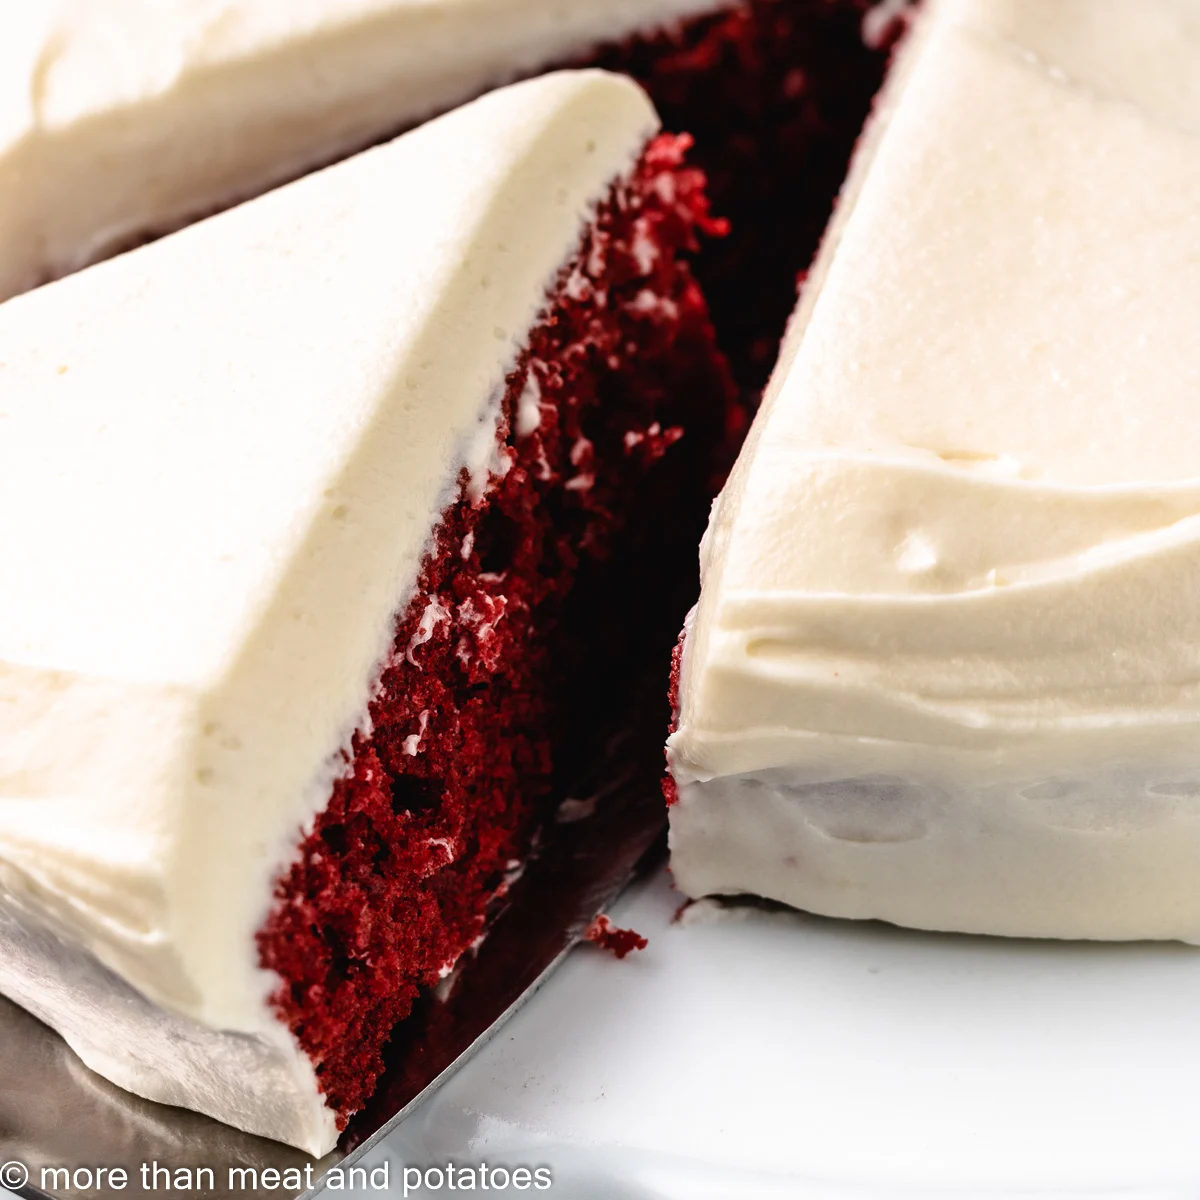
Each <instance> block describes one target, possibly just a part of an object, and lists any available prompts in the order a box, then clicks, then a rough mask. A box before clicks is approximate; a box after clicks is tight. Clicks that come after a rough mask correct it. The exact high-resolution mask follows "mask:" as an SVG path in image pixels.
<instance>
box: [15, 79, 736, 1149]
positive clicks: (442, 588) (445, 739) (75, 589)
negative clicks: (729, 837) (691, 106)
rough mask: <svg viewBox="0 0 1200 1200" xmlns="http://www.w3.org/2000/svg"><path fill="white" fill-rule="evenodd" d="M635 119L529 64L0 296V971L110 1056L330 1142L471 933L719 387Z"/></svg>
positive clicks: (114, 1075)
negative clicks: (178, 225) (371, 145)
mask: <svg viewBox="0 0 1200 1200" xmlns="http://www.w3.org/2000/svg"><path fill="white" fill-rule="evenodd" d="M656 128H657V121H656V117H655V114H654V111H653V108H652V107H651V105H650V102H649V101H648V100H647V99H646V97H645V95H644V93H643V92H642V91H641V90H640V89H638V88H637V87H636V86H635V85H634V84H633V83H631V82H630V81H629V80H627V79H624V78H621V77H618V76H614V75H610V74H606V73H603V72H598V71H584V72H567V73H560V74H554V75H548V76H544V77H542V78H540V79H537V80H534V81H531V82H527V83H524V84H518V85H514V86H512V87H510V88H507V89H503V90H501V91H497V92H494V93H491V94H489V95H488V96H485V97H484V98H483V99H481V100H479V101H476V102H475V103H473V104H471V105H468V106H467V107H465V108H463V109H460V110H457V111H455V112H453V113H451V114H450V115H448V116H446V117H443V118H440V119H439V120H437V121H434V122H431V123H429V124H427V125H424V126H422V127H421V128H420V129H418V130H416V131H415V132H413V133H410V134H407V135H405V136H404V137H402V138H401V139H399V140H397V141H395V142H393V143H391V144H389V145H385V146H382V147H379V148H376V149H374V150H370V151H367V152H365V153H363V154H362V155H360V156H359V157H357V158H353V159H350V160H348V161H346V162H344V163H341V164H339V165H337V166H334V167H330V168H328V169H326V170H324V171H322V172H320V173H318V174H316V175H313V176H311V177H309V178H307V179H304V180H301V181H300V182H297V183H294V184H290V185H288V186H286V187H284V188H282V189H281V190H279V191H277V192H274V193H271V194H269V195H267V196H265V197H262V198H260V199H258V200H255V201H251V202H249V203H247V204H245V205H243V206H242V207H240V208H235V209H231V210H230V211H228V212H225V213H222V214H221V215H219V216H216V217H213V218H211V219H210V220H207V221H204V222H201V223H200V224H197V225H194V226H192V227H190V228H188V229H185V230H183V231H182V232H179V233H177V234H174V235H172V236H170V237H167V238H165V239H163V240H161V241H158V242H155V243H153V244H150V245H147V246H144V247H142V248H140V249H137V250H134V251H132V252H130V253H128V254H125V255H122V256H120V257H117V258H114V259H111V260H109V261H107V262H104V263H101V264H99V265H97V266H94V267H91V268H89V269H88V270H85V271H83V272H81V273H79V274H77V275H74V276H71V277H69V278H66V279H63V280H61V281H59V282H56V283H51V284H48V285H46V286H45V287H43V288H40V289H37V290H36V291H33V292H30V293H28V294H27V295H24V296H20V297H17V298H15V299H13V300H10V301H8V302H7V303H5V304H3V305H0V397H2V399H0V563H3V568H2V572H3V573H2V577H0V989H2V990H3V991H4V992H5V993H6V994H8V995H9V996H11V997H13V998H15V999H16V1000H18V1001H19V1002H20V1003H22V1004H23V1005H25V1006H26V1007H27V1008H29V1009H30V1010H31V1011H33V1012H34V1013H35V1014H36V1015H38V1016H39V1017H41V1018H42V1019H43V1020H44V1021H46V1022H47V1023H49V1024H50V1025H52V1026H53V1027H55V1028H56V1029H58V1030H59V1031H60V1032H61V1033H62V1034H63V1036H64V1037H65V1038H66V1039H67V1041H68V1042H69V1043H70V1044H71V1046H73V1047H74V1048H75V1050H76V1051H77V1052H78V1053H79V1055H80V1056H81V1057H82V1058H83V1060H84V1061H85V1062H86V1063H88V1064H89V1065H90V1066H91V1067H93V1068H94V1069H95V1070H97V1071H99V1072H100V1073H102V1074H103V1075H105V1076H107V1077H108V1078H109V1079H111V1080H113V1081H115V1082H116V1083H118V1084H120V1085H122V1086H124V1087H126V1088H129V1089H131V1090H133V1091H135V1092H137V1093H140V1094H141V1095H144V1096H148V1097H150V1098H152V1099H156V1100H161V1101H165V1102H168V1103H172V1104H179V1105H184V1106H187V1107H191V1108H195V1109H198V1110H200V1111H202V1112H205V1113H209V1114H211V1115H213V1116H216V1117H218V1118H220V1119H221V1120H223V1121H226V1122H229V1123H231V1124H233V1125H236V1126H239V1127H241V1128H243V1129H247V1130H250V1131H253V1132H256V1133H261V1134H265V1135H268V1136H270V1137H274V1138H277V1139H280V1140H283V1141H287V1142H291V1143H293V1144H295V1145H297V1146H300V1147H303V1148H305V1149H307V1150H309V1151H311V1152H312V1153H314V1154H321V1153H323V1152H325V1151H327V1150H329V1149H330V1147H331V1146H332V1145H333V1144H334V1141H335V1139H336V1137H337V1134H338V1129H339V1127H340V1126H342V1125H343V1124H344V1122H345V1119H346V1117H347V1115H348V1114H350V1113H352V1112H353V1111H355V1110H356V1109H357V1108H358V1107H360V1106H361V1104H362V1103H363V1101H364V1100H365V1098H366V1097H367V1096H368V1095H369V1094H370V1093H371V1090H372V1088H373V1086H374V1083H375V1080H376V1077H377V1075H378V1074H379V1071H380V1050H381V1047H382V1046H383V1044H384V1042H385V1041H386V1039H387V1037H388V1035H389V1033H390V1032H391V1030H392V1028H393V1027H394V1025H395V1024H396V1022H397V1021H399V1020H400V1019H402V1018H403V1017H404V1016H405V1015H406V1013H407V1012H408V1011H409V1009H410V1007H411V1005H412V1003H413V1000H414V997H415V996H416V995H417V994H418V992H419V990H420V989H422V988H426V987H428V986H430V985H432V984H434V983H436V981H437V980H438V979H439V978H441V977H443V976H444V975H445V974H446V973H447V972H448V971H449V970H450V969H451V968H452V966H453V965H454V963H455V962H456V960H457V959H458V958H459V956H460V955H461V954H462V953H463V952H464V950H466V949H467V948H468V947H469V946H471V945H472V943H474V942H475V941H476V940H477V939H478V938H479V937H480V936H481V935H482V934H483V932H484V931H485V930H486V923H487V918H488V914H489V907H490V906H491V905H492V904H493V903H494V902H495V901H496V899H497V898H498V897H501V896H502V895H503V893H504V890H505V888H506V887H507V886H508V883H509V881H510V880H511V877H512V874H513V872H514V871H517V870H519V869H520V866H521V863H522V861H523V859H524V856H525V855H526V853H527V851H528V849H529V845H530V839H531V837H532V836H533V833H534V830H535V828H536V826H537V823H538V821H539V819H540V818H541V817H542V816H544V814H545V808H546V804H547V801H548V798H549V797H550V793H551V771H552V769H553V766H554V762H553V750H554V745H555V742H554V738H553V737H552V733H553V729H552V726H553V724H554V722H555V721H562V720H563V719H564V717H568V716H569V714H570V711H571V709H570V707H569V702H561V703H560V701H561V700H562V696H561V695H560V690H561V689H560V684H561V683H562V680H561V675H562V669H563V667H564V666H565V665H569V666H570V668H571V670H572V671H575V672H577V674H576V675H575V676H574V678H573V681H572V682H573V685H574V686H573V688H568V689H566V692H567V694H568V697H569V694H570V693H572V692H574V693H577V692H579V691H580V690H581V689H580V687H579V680H580V679H581V678H582V679H587V680H588V681H589V688H590V687H591V686H593V684H594V677H593V672H595V673H599V671H600V669H601V667H600V664H598V663H597V661H596V653H598V652H599V650H598V648H602V647H608V646H609V645H611V644H613V643H614V642H619V641H621V640H622V639H624V640H628V635H627V631H628V630H629V629H630V628H631V627H633V626H635V625H639V624H641V623H643V622H644V621H645V619H646V615H647V613H649V612H651V611H652V610H653V608H654V604H655V596H656V595H657V594H658V593H659V592H661V591H663V590H664V588H666V587H667V585H668V584H669V583H670V580H669V578H668V579H665V580H664V578H663V574H662V571H663V569H664V566H666V565H667V564H670V563H672V562H678V561H679V558H680V554H679V551H682V552H683V553H684V554H686V556H687V557H691V548H690V546H688V542H689V540H690V539H691V538H692V537H693V536H698V533H699V528H700V527H701V526H702V523H703V512H704V509H705V507H706V505H707V500H706V498H705V490H706V487H707V478H708V474H709V471H710V468H711V466H712V461H711V454H712V449H713V447H714V446H715V445H716V444H717V443H718V442H719V441H720V439H721V437H722V436H723V430H724V423H725V419H726V407H727V404H728V403H729V402H730V400H731V384H730V382H729V375H728V372H727V370H726V368H725V366H724V363H723V361H722V360H721V359H720V358H719V356H718V355H717V353H716V351H715V349H714V345H713V338H712V330H711V326H710V323H709V320H708V316H707V313H706V310H705V306H704V303H703V300H702V297H701V294H700V292H699V289H698V288H697V285H696V284H695V282H694V280H693V278H692V276H691V274H690V272H689V270H688V267H687V265H686V262H685V259H684V257H683V256H684V255H686V254H687V253H689V252H690V251H691V250H692V249H694V248H695V245H696V241H697V238H698V237H699V236H700V235H701V234H702V233H703V232H704V231H705V229H706V228H707V227H708V223H709V219H708V217H707V208H706V201H705V199H704V195H703V191H702V188H703V180H702V176H701V175H700V173H699V172H698V171H696V170H694V169H692V168H689V167H688V166H686V165H685V164H684V163H683V161H682V149H681V143H680V141H679V139H676V138H673V137H669V136H666V135H661V136H656ZM663 494H669V495H670V497H671V498H672V499H671V504H672V506H673V507H672V511H673V513H674V514H675V520H674V521H673V522H672V523H670V524H669V525H668V524H667V523H662V524H658V525H654V526H653V528H650V529H646V528H641V527H640V526H639V528H636V529H634V528H629V529H628V530H627V529H626V527H627V525H628V522H627V518H628V516H629V515H630V514H631V513H633V512H636V511H638V510H643V509H646V508H648V507H650V506H653V505H655V504H657V503H659V502H660V501H661V499H662V495H663ZM656 497H658V499H657V500H656ZM642 524H645V523H642ZM690 526H694V528H695V534H694V535H693V533H692V532H691V531H690V529H689V527H690ZM676 544H678V545H677V549H676V550H674V551H673V550H672V547H673V546H676ZM693 544H694V543H693ZM672 555H674V557H672ZM668 569H670V570H674V569H675V568H674V567H669V568H668ZM581 592H582V595H581ZM589 648H593V653H592V654H591V656H590V657H589ZM564 703H566V707H564Z"/></svg>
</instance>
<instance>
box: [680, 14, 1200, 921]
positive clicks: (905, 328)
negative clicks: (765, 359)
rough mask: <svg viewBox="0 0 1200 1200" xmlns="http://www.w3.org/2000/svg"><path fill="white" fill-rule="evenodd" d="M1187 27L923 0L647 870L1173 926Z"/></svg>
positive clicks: (1182, 720) (1182, 672)
mask: <svg viewBox="0 0 1200 1200" xmlns="http://www.w3.org/2000/svg"><path fill="white" fill-rule="evenodd" d="M1197 195H1200V9H1198V8H1197V7H1196V5H1195V4H1193V3H1191V0H1108V2H1107V3H1105V4H1096V3H1093V2H1092V0H1055V3H1053V4H1047V3H1045V0H941V2H939V3H935V4H933V5H932V6H930V7H929V8H928V9H927V10H926V11H925V12H924V14H923V15H922V16H921V17H920V18H919V19H918V22H917V26H916V29H915V32H914V34H913V35H912V37H911V39H910V44H909V45H908V47H907V49H906V50H905V52H904V53H903V54H902V56H901V61H900V62H899V64H898V65H897V67H896V69H895V71H894V74H893V78H892V81H891V83H890V84H889V86H888V88H887V90H886V92H885V96H884V97H883V100H882V103H881V106H880V109H879V112H878V115H877V117H876V119H875V122H874V125H873V127H872V128H871V130H870V132H869V134H868V136H867V138H866V140H865V143H864V145H863V146H862V147H861V148H860V151H859V154H858V156H857V161H856V165H855V168H854V170H853V171H852V175H851V179H850V181H849V184H848V187H847V190H846V192H845V194H844V196H843V199H842V202H841V204H840V206H839V211H838V214H837V216H836V218H835V222H834V225H833V227H832V228H831V230H830V231H829V234H828V235H827V238H826V242H825V245H824V247H823V249H822V252H821V255H820V258H819V260H818V263H817V265H816V267H815V269H814V272H813V275H812V277H811V282H810V284H809V286H808V287H807V288H806V291H805V294H804V296H803V298H802V302H801V306H800V309H799V310H798V312H797V314H796V315H795V317H794V318H793V324H792V327H791V330H790V332H789V337H788V340H787V343H786V344H785V348H784V352H783V355H782V357H781V360H780V363H779V366H778V368H777V370H776V373H775V375H774V377H773V380H772V383H771V386H770V388H769V389H768V394H767V397H766V400H765V403H764V406H763V409H762V411H761V412H760V414H759V416H758V418H757V421H756V424H755V427H754V429H753V431H752V433H751V437H750V439H749V442H748V444H747V446H746V448H745V450H744V452H743V455H742V458H741V460H740V462H739V464H738V466H737V469H736V471H735V472H734V475H733V477H732V478H731V480H730V482H729V484H728V486H727V487H726V489H725V491H724V493H723V494H722V496H721V498H720V499H719V501H718V503H717V504H716V506H715V508H714V512H713V517H712V522H711V524H710V527H709V530H708V533H707V535H706V538H705V542H704V545H703V548H702V552H701V561H702V572H703V589H702V596H701V599H700V602H699V605H698V607H697V610H696V611H695V613H694V614H693V616H692V618H691V620H690V622H689V630H688V633H687V639H686V644H685V652H684V657H683V664H682V678H681V695H680V714H679V720H678V727H677V731H676V732H675V734H674V735H673V736H672V737H671V739H670V743H669V756H670V760H671V763H672V769H673V772H674V775H675V778H676V780H677V781H678V783H679V785H680V786H679V803H678V804H677V805H676V806H675V807H674V808H673V809H672V846H673V863H674V871H675V875H676V878H677V880H678V881H679V884H680V886H681V887H682V888H683V889H684V890H685V891H686V892H688V893H689V894H692V895H700V894H705V893H710V892H738V891H749V892H757V893H761V894H765V895H767V896H771V897H774V898H776V899H778V900H781V901H785V902H787V903H791V904H795V905H797V906H799V907H804V908H809V909H812V910H814V911H817V912H822V913H829V914H832V915H837V916H851V917H881V918H885V919H888V920H892V921H896V922H899V923H902V924H909V925H915V926H921V927H926V928H932V929H955V930H966V931H969V932H982V933H999V934H1014V935H1042V936H1063V937H1094V938H1182V939H1188V940H1200V870H1198V867H1200V603H1198V601H1200V470H1198V467H1197V461H1198V460H1197V457H1196V453H1195V447H1196V445H1197V444H1200V407H1198V406H1197V404H1196V402H1195V401H1196V396H1197V394H1198V389H1200V353H1198V352H1197V347H1198V343H1197V339H1196V336H1195V329H1196V327H1197V324H1198V322H1200V206H1197V204H1196V201H1195V198H1196V196H1197Z"/></svg>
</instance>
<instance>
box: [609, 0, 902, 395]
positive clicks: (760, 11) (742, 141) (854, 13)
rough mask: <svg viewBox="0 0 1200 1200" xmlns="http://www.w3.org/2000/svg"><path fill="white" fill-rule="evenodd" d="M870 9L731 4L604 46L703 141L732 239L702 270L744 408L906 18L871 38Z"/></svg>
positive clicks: (618, 66)
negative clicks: (654, 33) (866, 29)
mask: <svg viewBox="0 0 1200 1200" xmlns="http://www.w3.org/2000/svg"><path fill="white" fill-rule="evenodd" d="M872 5H873V0H732V2H731V5H730V7H729V8H727V9H724V10H722V11H720V12H718V13H716V14H713V15H711V16H708V17H703V18H699V19H696V20H692V21H687V22H685V23H683V24H682V25H681V26H679V27H678V28H676V29H673V30H670V31H668V32H667V33H664V34H662V35H661V36H659V37H655V38H648V39H634V40H631V41H629V42H627V43H625V44H623V45H620V46H615V47H610V48H608V49H605V50H603V51H602V52H601V53H600V54H599V55H597V56H595V57H594V58H593V59H592V60H590V61H592V62H594V64H595V65H597V66H601V67H605V68H608V69H609V70H615V71H623V72H625V73H626V74H629V75H632V76H633V77H634V78H635V79H637V80H638V82H639V83H641V84H642V86H643V87H644V88H645V89H646V90H647V92H649V94H650V96H651V98H652V99H653V100H654V103H655V105H656V106H657V108H658V111H659V113H660V114H661V116H662V119H663V124H664V125H665V126H666V127H667V128H668V129H687V130H689V131H690V132H691V133H692V135H693V136H694V137H695V139H696V149H695V155H694V157H695V160H696V162H697V163H698V164H699V166H700V167H702V168H703V170H704V171H705V173H706V174H707V176H708V181H709V195H710V197H711V199H712V203H713V211H714V212H716V213H719V214H720V215H722V216H724V217H728V218H729V220H730V224H731V227H732V233H731V236H730V237H729V238H728V239H727V240H725V241H723V242H722V243H719V244H716V245H712V246H709V247H706V249H705V252H704V254H703V255H702V256H701V257H700V259H699V261H698V262H697V264H696V275H697V278H698V279H699V281H700V283H701V285H702V287H703V289H704V293H705V296H706V297H707V299H708V303H709V307H710V308H711V310H712V316H713V321H714V323H715V325H716V328H717V334H718V338H719V340H720V343H721V347H722V349H723V350H724V351H725V352H726V353H727V354H728V355H729V357H730V360H731V362H732V364H733V368H734V374H735V375H736V376H737V379H738V382H739V383H740V384H741V385H742V387H743V389H744V394H745V397H746V401H747V404H748V405H749V406H752V405H753V404H754V403H756V402H757V399H758V394H759V391H760V390H761V388H762V386H763V384H765V382H766V380H767V376H768V374H769V373H770V371H771V368H772V366H773V365H774V363H775V358H776V352H777V349H778V345H779V341H780V338H781V337H782V335H783V330H784V327H785V325H786V322H787V319H788V317H789V315H790V314H791V311H792V309H793V307H794V306H795V302H796V276H797V273H798V272H800V271H802V270H804V269H805V268H806V267H807V266H808V264H809V262H810V261H811V259H812V257H813V254H814V253H815V251H816V248H817V244H818V242H819V240H820V238H821V235H822V233H823V232H824V229H825V226H826V224H827V222H828V220H829V215H830V213H831V211H832V209H833V202H834V199H835V197H836V196H837V193H838V189H839V188H840V187H841V184H842V180H843V179H844V178H845V175H846V169H847V167H848V165H849V161H850V154H851V151H852V150H853V148H854V144H855V142H856V141H857V139H858V135H859V132H860V131H861V129H862V126H863V123H864V121H865V120H866V117H867V114H868V112H869V110H870V107H871V100H872V98H873V97H874V95H875V93H876V92H877V91H878V89H879V86H880V84H881V83H882V81H883V73H884V69H885V67H886V64H887V57H888V50H889V48H890V45H891V43H892V42H893V41H894V40H895V38H896V36H898V34H899V32H900V31H901V28H902V22H901V21H899V20H896V21H891V22H888V23H886V27H881V28H879V29H874V28H873V27H872V29H871V32H872V33H873V35H874V36H873V37H872V38H871V43H872V44H871V45H867V42H866V40H865V39H864V36H863V20H864V17H865V15H866V14H867V12H868V11H869V10H871V9H872Z"/></svg>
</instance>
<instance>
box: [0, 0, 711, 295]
mask: <svg viewBox="0 0 1200 1200" xmlns="http://www.w3.org/2000/svg"><path fill="white" fill-rule="evenodd" d="M729 2H730V0H36V2H34V3H21V2H20V0H9V2H8V3H5V4H3V5H0V299H3V298H4V297H6V296H10V295H13V294H15V293H17V292H19V291H22V290H24V289H26V288H29V287H32V286H34V285H35V284H37V283H41V282H42V281H44V280H45V279H47V278H51V277H53V276H57V275H60V274H63V273H65V272H67V271H70V270H73V269H75V268H76V267H79V266H82V265H83V264H84V263H86V262H89V261H94V260H95V259H96V258H99V257H102V256H103V255H105V254H106V253H111V252H112V250H113V249H114V248H119V247H120V246H121V245H122V243H124V244H129V242H130V240H131V239H134V238H137V237H139V236H142V235H144V234H146V233H155V232H163V231H165V230H168V229H173V228H177V227H178V226H179V225H181V224H182V223H184V222H185V221H186V220H188V219H189V218H194V217H196V216H202V215H204V214H206V213H209V212H212V211H214V210H216V209H218V208H221V207H224V206H226V205H228V204H229V203H231V202H232V201H234V200H236V199H240V198H243V197H246V196H251V195H254V194H256V193H258V192H260V191H262V190H264V189H265V188H267V187H270V186H272V185H274V184H277V183H279V182H281V181H282V180H285V179H289V178H292V177H294V176H296V175H298V174H300V173H301V172H302V171H304V170H306V169H310V168H312V167H313V166H316V165H319V164H321V163H325V162H329V161H331V160H332V159H334V158H337V157H339V156H341V155H344V154H346V153H348V152H350V151H352V150H356V149H359V148H360V147H362V146H365V145H367V144H369V143H370V142H372V141H374V140H376V139H378V138H381V137H384V136H387V135H390V134H393V133H396V132H398V131H399V130H400V129H402V128H405V127H407V126H409V125H411V124H413V123H415V122H417V121H419V120H423V119H425V118H426V117H429V116H431V115H432V114H434V113H436V112H440V111H443V110H445V109H447V108H450V107H451V106H452V105H454V104H458V103H461V102H462V101H464V100H467V99H470V98H471V97H472V96H474V95H477V94H478V93H480V92H481V91H483V90H485V89H486V88H488V87H493V86H495V85H497V84H500V83H506V82H508V81H510V80H512V79H516V78H518V77H519V76H521V75H524V74H527V73H530V72H532V71H535V70H539V69H544V68H545V67H546V66H548V65H553V64H556V63H557V64H561V63H565V62H566V61H568V60H570V59H574V58H576V57H578V56H579V55H581V54H585V53H586V52H587V51H588V50H589V49H590V48H591V47H593V46H595V45H597V44H598V43H600V42H603V41H606V40H610V39H620V38H624V37H627V36H629V35H631V34H634V33H638V32H652V31H655V30H657V29H660V28H662V27H663V26H665V25H667V24H669V23H671V22H672V21H674V20H676V19H678V18H681V17H686V16H692V15H696V14H698V13H703V12H706V11H710V10H712V9H715V8H718V7H720V6H721V5H722V4H724V3H729Z"/></svg>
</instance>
